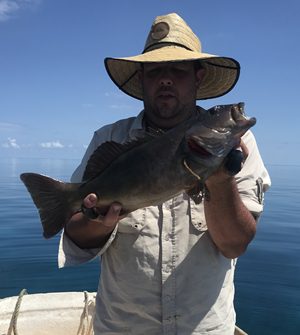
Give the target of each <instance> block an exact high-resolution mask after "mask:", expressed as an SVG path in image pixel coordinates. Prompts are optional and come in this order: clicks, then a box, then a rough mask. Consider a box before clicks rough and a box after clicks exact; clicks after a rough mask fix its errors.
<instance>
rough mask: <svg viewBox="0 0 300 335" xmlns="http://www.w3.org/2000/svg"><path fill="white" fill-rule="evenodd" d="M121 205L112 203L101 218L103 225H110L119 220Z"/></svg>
mask: <svg viewBox="0 0 300 335" xmlns="http://www.w3.org/2000/svg"><path fill="white" fill-rule="evenodd" d="M121 209H122V206H121V204H119V203H117V202H116V203H113V204H112V205H111V206H110V207H109V210H108V212H107V214H106V215H105V217H104V218H103V221H102V223H103V225H104V226H106V227H112V226H115V225H116V223H117V222H118V221H119V220H120V217H119V215H120V212H121Z"/></svg>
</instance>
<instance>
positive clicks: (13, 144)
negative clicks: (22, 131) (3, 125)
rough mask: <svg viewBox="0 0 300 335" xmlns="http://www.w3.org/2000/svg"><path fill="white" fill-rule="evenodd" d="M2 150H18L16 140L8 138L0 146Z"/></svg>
mask: <svg viewBox="0 0 300 335" xmlns="http://www.w3.org/2000/svg"><path fill="white" fill-rule="evenodd" d="M2 147H3V148H7V149H9V148H13V149H20V146H19V144H18V143H17V140H16V139H15V138H10V137H9V138H8V139H7V142H5V143H3V144H2Z"/></svg>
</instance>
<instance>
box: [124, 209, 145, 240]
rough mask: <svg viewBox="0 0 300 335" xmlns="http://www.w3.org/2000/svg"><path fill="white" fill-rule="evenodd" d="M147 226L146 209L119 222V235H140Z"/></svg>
mask: <svg viewBox="0 0 300 335" xmlns="http://www.w3.org/2000/svg"><path fill="white" fill-rule="evenodd" d="M145 224H146V208H141V209H137V210H136V211H134V212H132V213H129V214H128V215H127V216H126V217H125V218H124V219H122V220H120V221H119V224H118V233H120V234H138V233H139V232H140V231H141V230H142V229H143V227H144V226H145Z"/></svg>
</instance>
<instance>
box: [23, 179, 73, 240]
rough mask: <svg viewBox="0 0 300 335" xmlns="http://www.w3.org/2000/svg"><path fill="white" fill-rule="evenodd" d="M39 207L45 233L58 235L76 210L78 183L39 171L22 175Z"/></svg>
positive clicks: (47, 235) (50, 235)
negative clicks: (52, 176) (65, 180)
mask: <svg viewBox="0 0 300 335" xmlns="http://www.w3.org/2000/svg"><path fill="white" fill-rule="evenodd" d="M20 178H21V180H22V181H23V183H24V184H25V186H26V188H27V190H28V192H29V193H30V195H31V198H32V200H33V202H34V204H35V206H36V207H37V209H38V211H39V215H40V219H41V223H42V226H43V235H44V237H45V238H50V237H52V236H54V235H56V234H57V233H58V232H59V231H60V230H61V229H62V228H63V227H64V226H65V224H66V223H67V222H68V221H69V219H70V217H71V216H72V213H73V212H74V211H75V209H74V207H75V204H76V203H77V202H78V201H76V200H79V199H75V198H76V194H77V192H75V191H76V189H77V188H78V184H73V183H64V182H61V181H58V180H55V179H52V178H50V177H47V176H43V175H40V174H37V173H23V174H21V175H20Z"/></svg>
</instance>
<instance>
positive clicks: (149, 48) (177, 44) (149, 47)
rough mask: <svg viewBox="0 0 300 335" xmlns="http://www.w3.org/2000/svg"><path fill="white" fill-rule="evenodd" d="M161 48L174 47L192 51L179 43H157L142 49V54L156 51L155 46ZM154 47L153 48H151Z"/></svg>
mask: <svg viewBox="0 0 300 335" xmlns="http://www.w3.org/2000/svg"><path fill="white" fill-rule="evenodd" d="M162 45H163V46H169V45H175V46H177V47H181V48H184V49H186V50H189V51H194V50H192V49H190V48H188V47H187V46H185V45H183V44H180V43H175V42H159V43H154V44H151V45H149V46H148V47H147V48H145V49H144V51H143V52H142V53H143V54H144V53H146V52H148V51H151V50H153V49H157V48H155V47H156V46H157V47H158V46H159V47H162ZM153 47H154V48H153Z"/></svg>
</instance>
